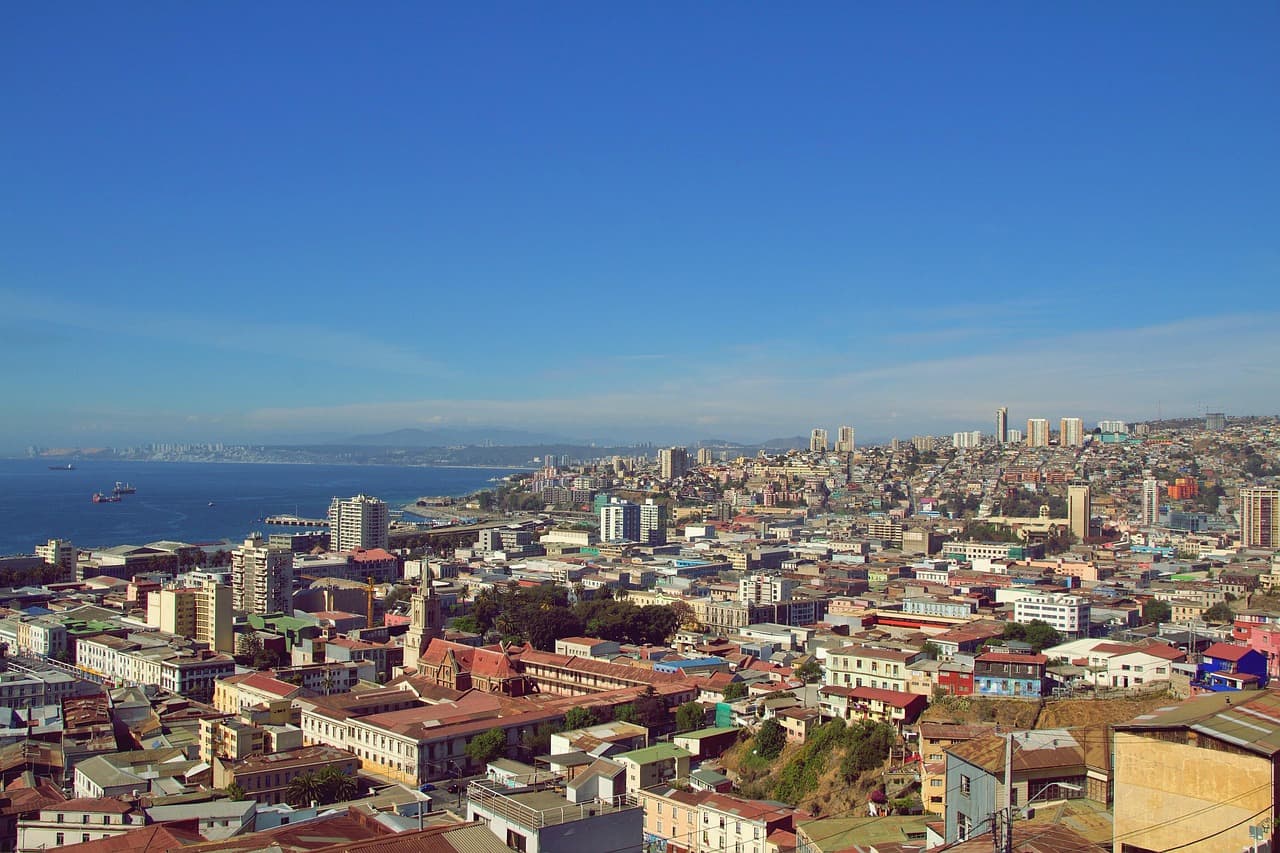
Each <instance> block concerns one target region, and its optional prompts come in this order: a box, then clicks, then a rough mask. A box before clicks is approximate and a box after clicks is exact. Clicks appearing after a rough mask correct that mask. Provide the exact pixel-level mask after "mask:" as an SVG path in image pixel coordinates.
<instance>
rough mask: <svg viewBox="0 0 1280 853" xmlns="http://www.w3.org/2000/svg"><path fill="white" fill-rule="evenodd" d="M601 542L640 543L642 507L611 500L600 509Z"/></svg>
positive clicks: (629, 502)
mask: <svg viewBox="0 0 1280 853" xmlns="http://www.w3.org/2000/svg"><path fill="white" fill-rule="evenodd" d="M600 541H601V542H639V541H640V505H639V504H633V503H632V502H631V501H624V500H620V499H619V498H610V499H609V502H608V503H607V504H605V505H604V506H602V507H600Z"/></svg>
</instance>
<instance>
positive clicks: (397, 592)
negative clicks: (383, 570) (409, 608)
mask: <svg viewBox="0 0 1280 853" xmlns="http://www.w3.org/2000/svg"><path fill="white" fill-rule="evenodd" d="M412 595H413V589H412V588H411V587H407V586H396V587H392V589H391V591H390V592H388V593H387V595H386V597H385V598H383V599H382V606H383V608H384V609H385V610H386V611H387V612H391V610H393V609H394V608H395V606H396V605H398V604H400V603H401V602H404V601H408V600H409V598H410V596H412Z"/></svg>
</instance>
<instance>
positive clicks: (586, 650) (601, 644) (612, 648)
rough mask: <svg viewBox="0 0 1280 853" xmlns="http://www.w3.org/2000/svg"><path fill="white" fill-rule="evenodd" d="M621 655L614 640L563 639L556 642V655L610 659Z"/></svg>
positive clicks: (619, 648)
mask: <svg viewBox="0 0 1280 853" xmlns="http://www.w3.org/2000/svg"><path fill="white" fill-rule="evenodd" d="M620 653H621V646H620V645H619V644H618V643H617V642H616V641H614V640H601V639H599V638H596V637H563V638H561V639H559V640H556V654H558V655H567V656H569V657H575V656H576V657H582V658H611V657H614V656H616V655H618V654H620Z"/></svg>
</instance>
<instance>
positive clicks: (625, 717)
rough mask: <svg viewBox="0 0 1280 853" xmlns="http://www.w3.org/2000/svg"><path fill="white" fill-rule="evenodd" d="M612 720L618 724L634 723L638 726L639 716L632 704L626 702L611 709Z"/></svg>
mask: <svg viewBox="0 0 1280 853" xmlns="http://www.w3.org/2000/svg"><path fill="white" fill-rule="evenodd" d="M613 718H614V719H615V720H617V721H618V722H620V723H636V724H639V722H640V716H639V715H638V714H637V713H636V706H635V703H634V702H628V703H626V704H625V705H619V706H618V707H616V708H614V709H613Z"/></svg>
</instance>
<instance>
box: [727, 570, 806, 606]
mask: <svg viewBox="0 0 1280 853" xmlns="http://www.w3.org/2000/svg"><path fill="white" fill-rule="evenodd" d="M799 585H800V584H799V583H798V582H796V581H794V580H792V579H791V578H784V577H779V576H776V575H747V576H746V577H743V578H739V580H738V601H740V602H742V603H743V604H785V603H787V602H788V601H790V600H791V594H792V593H793V592H795V589H796V587H797V586H799Z"/></svg>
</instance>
